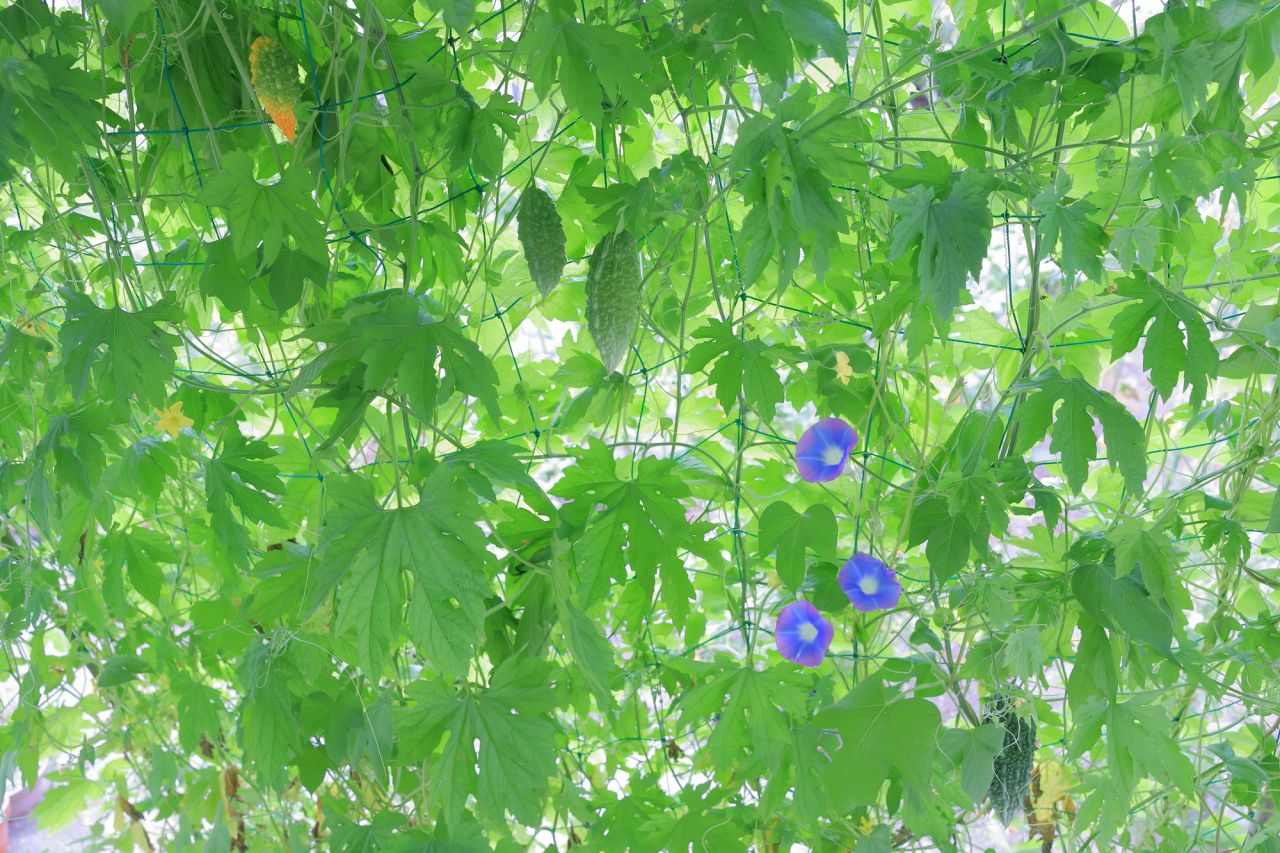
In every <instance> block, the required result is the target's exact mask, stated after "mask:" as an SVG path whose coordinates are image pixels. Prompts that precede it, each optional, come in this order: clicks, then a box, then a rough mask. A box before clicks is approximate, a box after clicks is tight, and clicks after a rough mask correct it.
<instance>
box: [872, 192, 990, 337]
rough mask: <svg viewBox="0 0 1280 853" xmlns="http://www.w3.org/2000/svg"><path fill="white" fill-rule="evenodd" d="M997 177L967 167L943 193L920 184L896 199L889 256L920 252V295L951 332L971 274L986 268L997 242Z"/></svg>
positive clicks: (940, 324)
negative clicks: (993, 198) (992, 201)
mask: <svg viewBox="0 0 1280 853" xmlns="http://www.w3.org/2000/svg"><path fill="white" fill-rule="evenodd" d="M990 192H991V181H990V179H989V178H988V177H987V176H986V175H983V174H982V173H980V172H974V171H968V170H967V171H964V172H961V173H959V174H958V176H957V177H956V178H955V180H954V181H953V183H952V184H951V188H950V191H949V192H947V193H946V194H945V195H942V196H939V195H938V194H937V192H936V191H935V190H934V189H933V188H932V187H928V186H918V187H916V188H915V189H913V190H912V191H911V192H909V193H907V195H905V196H903V197H902V198H899V199H896V200H895V201H893V202H891V203H890V207H892V208H893V211H894V213H896V214H897V217H898V218H897V221H896V222H895V223H894V226H893V234H892V238H893V242H892V245H891V246H890V249H889V259H890V260H894V259H896V258H899V257H902V256H903V255H905V254H906V253H907V252H908V251H911V250H915V252H916V255H915V257H916V274H917V276H918V280H919V283H920V297H921V299H924V300H926V301H928V302H929V303H931V304H932V305H933V306H934V322H935V324H936V325H937V327H938V329H939V330H940V331H943V332H945V331H946V329H947V328H948V327H949V326H950V324H951V317H952V315H953V314H954V313H955V311H956V309H957V308H959V307H960V305H961V304H962V302H963V301H964V299H963V296H964V295H965V294H967V292H968V282H969V278H970V277H973V278H975V279H976V278H977V277H978V275H979V273H981V272H982V262H983V260H985V259H986V256H987V245H988V244H989V243H990V242H991V208H990V206H989V204H988V201H987V197H988V196H989V195H990Z"/></svg>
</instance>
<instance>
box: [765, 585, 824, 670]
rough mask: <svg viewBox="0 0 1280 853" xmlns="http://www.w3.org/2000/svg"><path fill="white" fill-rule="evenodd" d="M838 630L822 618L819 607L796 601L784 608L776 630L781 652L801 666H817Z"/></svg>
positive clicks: (775, 635)
mask: <svg viewBox="0 0 1280 853" xmlns="http://www.w3.org/2000/svg"><path fill="white" fill-rule="evenodd" d="M834 633H835V630H834V629H833V628H832V627H831V623H830V622H828V621H827V620H826V619H823V618H822V614H821V613H819V612H818V608H816V607H814V606H813V605H812V604H810V603H809V602H807V601H797V602H795V603H794V604H788V605H787V606H786V607H784V608H782V612H781V613H779V614H778V624H777V625H776V626H775V628H774V631H773V639H774V642H776V643H777V644H778V653H779V654H781V655H782V656H783V657H784V658H786V659H787V660H789V661H791V662H792V663H798V664H800V665H801V666H817V665H818V664H820V663H822V659H823V658H824V657H826V654H827V647H828V646H830V645H831V637H832V635H833V634H834Z"/></svg>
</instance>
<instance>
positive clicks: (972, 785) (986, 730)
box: [941, 723, 1004, 803]
mask: <svg viewBox="0 0 1280 853" xmlns="http://www.w3.org/2000/svg"><path fill="white" fill-rule="evenodd" d="M941 746H942V754H943V756H945V757H946V760H947V761H949V762H950V763H951V766H952V767H953V768H955V769H956V770H958V771H959V778H960V787H961V788H962V789H963V790H964V793H965V795H966V796H967V797H968V798H969V800H970V802H973V803H976V802H978V801H980V800H981V799H982V798H983V797H985V796H986V795H987V789H988V788H990V787H991V779H992V777H993V776H994V775H995V757H996V755H997V754H998V753H999V752H1000V750H1001V748H1002V747H1003V746H1004V729H1002V728H1001V727H1000V726H997V725H995V724H993V723H988V724H987V725H983V726H978V727H977V728H976V729H953V728H945V729H942V741H941Z"/></svg>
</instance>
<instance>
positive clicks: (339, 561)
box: [313, 468, 491, 677]
mask: <svg viewBox="0 0 1280 853" xmlns="http://www.w3.org/2000/svg"><path fill="white" fill-rule="evenodd" d="M326 485H327V486H328V489H327V491H328V500H329V506H330V509H329V512H328V513H327V514H326V516H325V526H324V529H323V531H322V533H321V535H320V544H319V547H318V558H319V564H318V567H317V573H318V580H319V584H318V589H317V590H316V592H315V594H314V598H313V601H315V602H317V603H318V601H319V600H320V599H321V598H322V597H323V596H326V595H328V593H329V592H330V591H331V590H332V589H333V588H334V587H337V591H338V603H337V618H336V620H335V623H334V628H335V630H337V631H338V632H339V633H346V632H351V633H352V634H354V636H355V642H356V662H357V663H359V664H360V665H361V666H362V667H364V669H365V670H366V672H368V673H369V674H370V676H371V677H377V676H379V675H381V673H382V671H383V669H384V667H385V666H386V662H387V660H388V659H389V657H390V655H391V653H392V652H393V651H394V650H395V649H396V648H397V647H398V646H399V638H400V636H401V634H402V632H403V631H404V629H405V627H406V616H405V603H406V601H405V593H404V589H405V586H406V581H408V580H410V579H412V581H413V584H412V589H411V592H410V594H409V597H408V617H407V628H408V631H409V635H410V636H411V637H412V639H413V641H414V644H415V645H416V646H417V648H418V651H419V652H420V653H421V654H423V655H424V656H425V657H426V658H427V659H428V660H429V661H431V663H432V665H433V666H434V667H436V668H437V669H438V670H440V671H442V672H445V673H449V674H456V675H460V674H462V673H464V672H466V670H467V667H468V665H469V663H470V660H471V654H472V650H473V649H474V647H475V644H476V642H478V641H479V639H480V630H481V624H482V621H483V617H484V599H485V596H486V595H487V594H488V592H489V583H488V578H487V576H486V571H485V570H486V569H487V567H488V566H489V564H490V563H491V558H490V557H489V555H488V553H487V551H486V550H485V538H484V534H483V533H482V532H481V531H480V529H479V528H478V527H476V524H475V520H476V517H477V514H478V510H477V507H476V504H475V498H474V497H473V496H472V495H471V493H470V491H469V490H468V489H467V488H466V486H464V485H463V484H462V483H461V482H459V481H457V480H455V479H453V478H452V476H451V475H450V474H449V472H448V470H447V469H445V468H438V469H437V470H436V472H435V473H434V474H433V475H432V476H431V477H430V478H429V479H428V480H427V481H426V483H424V484H423V487H422V494H421V497H420V498H419V501H418V503H417V504H415V505H413V506H402V507H399V508H396V509H389V510H384V509H382V508H381V506H380V505H379V502H378V500H377V499H376V498H375V496H374V492H373V487H372V486H371V485H370V484H369V483H368V482H367V481H365V480H362V479H358V478H355V477H343V478H336V479H334V480H333V481H332V482H329V481H326Z"/></svg>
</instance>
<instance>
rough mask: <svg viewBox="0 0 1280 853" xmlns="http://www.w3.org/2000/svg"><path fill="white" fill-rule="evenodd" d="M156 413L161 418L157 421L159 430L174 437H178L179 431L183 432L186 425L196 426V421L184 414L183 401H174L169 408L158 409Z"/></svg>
mask: <svg viewBox="0 0 1280 853" xmlns="http://www.w3.org/2000/svg"><path fill="white" fill-rule="evenodd" d="M156 414H157V415H159V416H160V419H159V420H158V421H156V431H157V432H167V433H169V435H171V436H173V437H174V438H177V437H178V433H180V432H182V430H183V429H184V428H185V427H189V426H195V423H196V422H195V421H193V420H191V418H189V417H187V416H186V415H184V414H182V401H181V400H179V401H178V402H176V403H174V404H173V405H172V406H170V407H169V408H167V409H156Z"/></svg>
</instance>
